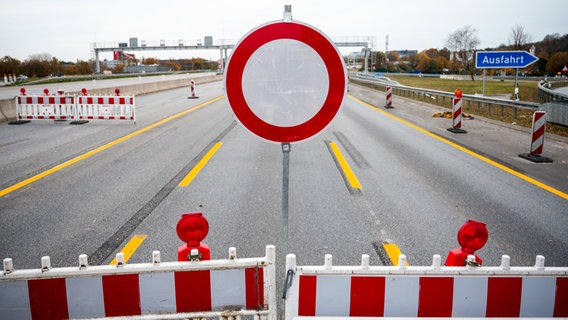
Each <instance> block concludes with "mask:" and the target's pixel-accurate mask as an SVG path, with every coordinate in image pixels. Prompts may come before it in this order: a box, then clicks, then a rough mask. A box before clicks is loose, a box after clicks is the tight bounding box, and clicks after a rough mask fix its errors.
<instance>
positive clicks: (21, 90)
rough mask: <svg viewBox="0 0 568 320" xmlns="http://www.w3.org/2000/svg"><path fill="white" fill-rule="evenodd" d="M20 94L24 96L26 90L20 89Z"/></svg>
mask: <svg viewBox="0 0 568 320" xmlns="http://www.w3.org/2000/svg"><path fill="white" fill-rule="evenodd" d="M20 94H21V95H23V96H25V95H26V88H20Z"/></svg>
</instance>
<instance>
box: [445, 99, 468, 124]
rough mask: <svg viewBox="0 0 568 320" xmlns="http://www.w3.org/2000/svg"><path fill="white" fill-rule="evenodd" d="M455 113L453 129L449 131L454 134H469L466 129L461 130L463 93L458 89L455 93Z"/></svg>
mask: <svg viewBox="0 0 568 320" xmlns="http://www.w3.org/2000/svg"><path fill="white" fill-rule="evenodd" d="M453 104H454V108H453V113H452V127H451V128H448V131H450V132H452V133H467V131H465V130H464V129H462V128H461V124H462V91H461V90H460V89H456V90H455V91H454V99H453Z"/></svg>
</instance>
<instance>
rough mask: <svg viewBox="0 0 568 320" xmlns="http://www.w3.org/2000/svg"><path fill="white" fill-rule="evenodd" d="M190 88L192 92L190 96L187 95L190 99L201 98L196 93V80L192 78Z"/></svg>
mask: <svg viewBox="0 0 568 320" xmlns="http://www.w3.org/2000/svg"><path fill="white" fill-rule="evenodd" d="M189 90H190V91H191V94H190V96H189V97H187V98H188V99H197V98H199V97H198V96H197V95H196V93H195V81H193V80H191V82H190V85H189Z"/></svg>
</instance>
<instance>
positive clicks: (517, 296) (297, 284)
mask: <svg viewBox="0 0 568 320" xmlns="http://www.w3.org/2000/svg"><path fill="white" fill-rule="evenodd" d="M468 258H469V259H470V261H471V262H475V257H473V256H470V257H468ZM433 260H434V261H433V264H432V266H428V267H418V266H416V267H414V266H406V256H404V255H400V256H399V264H398V266H392V267H385V266H369V256H368V255H363V257H362V263H361V265H360V266H334V265H333V264H332V256H331V255H326V256H325V263H324V265H323V266H297V265H296V256H295V255H293V254H289V255H288V256H287V257H286V270H287V279H286V291H285V299H286V319H287V320H291V319H306V318H311V317H413V318H416V317H515V318H516V317H567V316H568V303H567V302H568V267H544V257H542V256H537V258H536V264H535V266H534V267H511V266H510V265H509V261H510V258H509V257H508V256H503V258H502V262H501V266H498V267H474V266H464V267H446V266H442V265H441V257H440V256H438V255H436V256H434V259H433ZM472 265H473V264H472Z"/></svg>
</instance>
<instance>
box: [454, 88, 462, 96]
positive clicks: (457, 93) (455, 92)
mask: <svg viewBox="0 0 568 320" xmlns="http://www.w3.org/2000/svg"><path fill="white" fill-rule="evenodd" d="M454 94H455V95H456V98H461V97H462V91H461V90H460V89H456V90H455V91H454Z"/></svg>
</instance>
